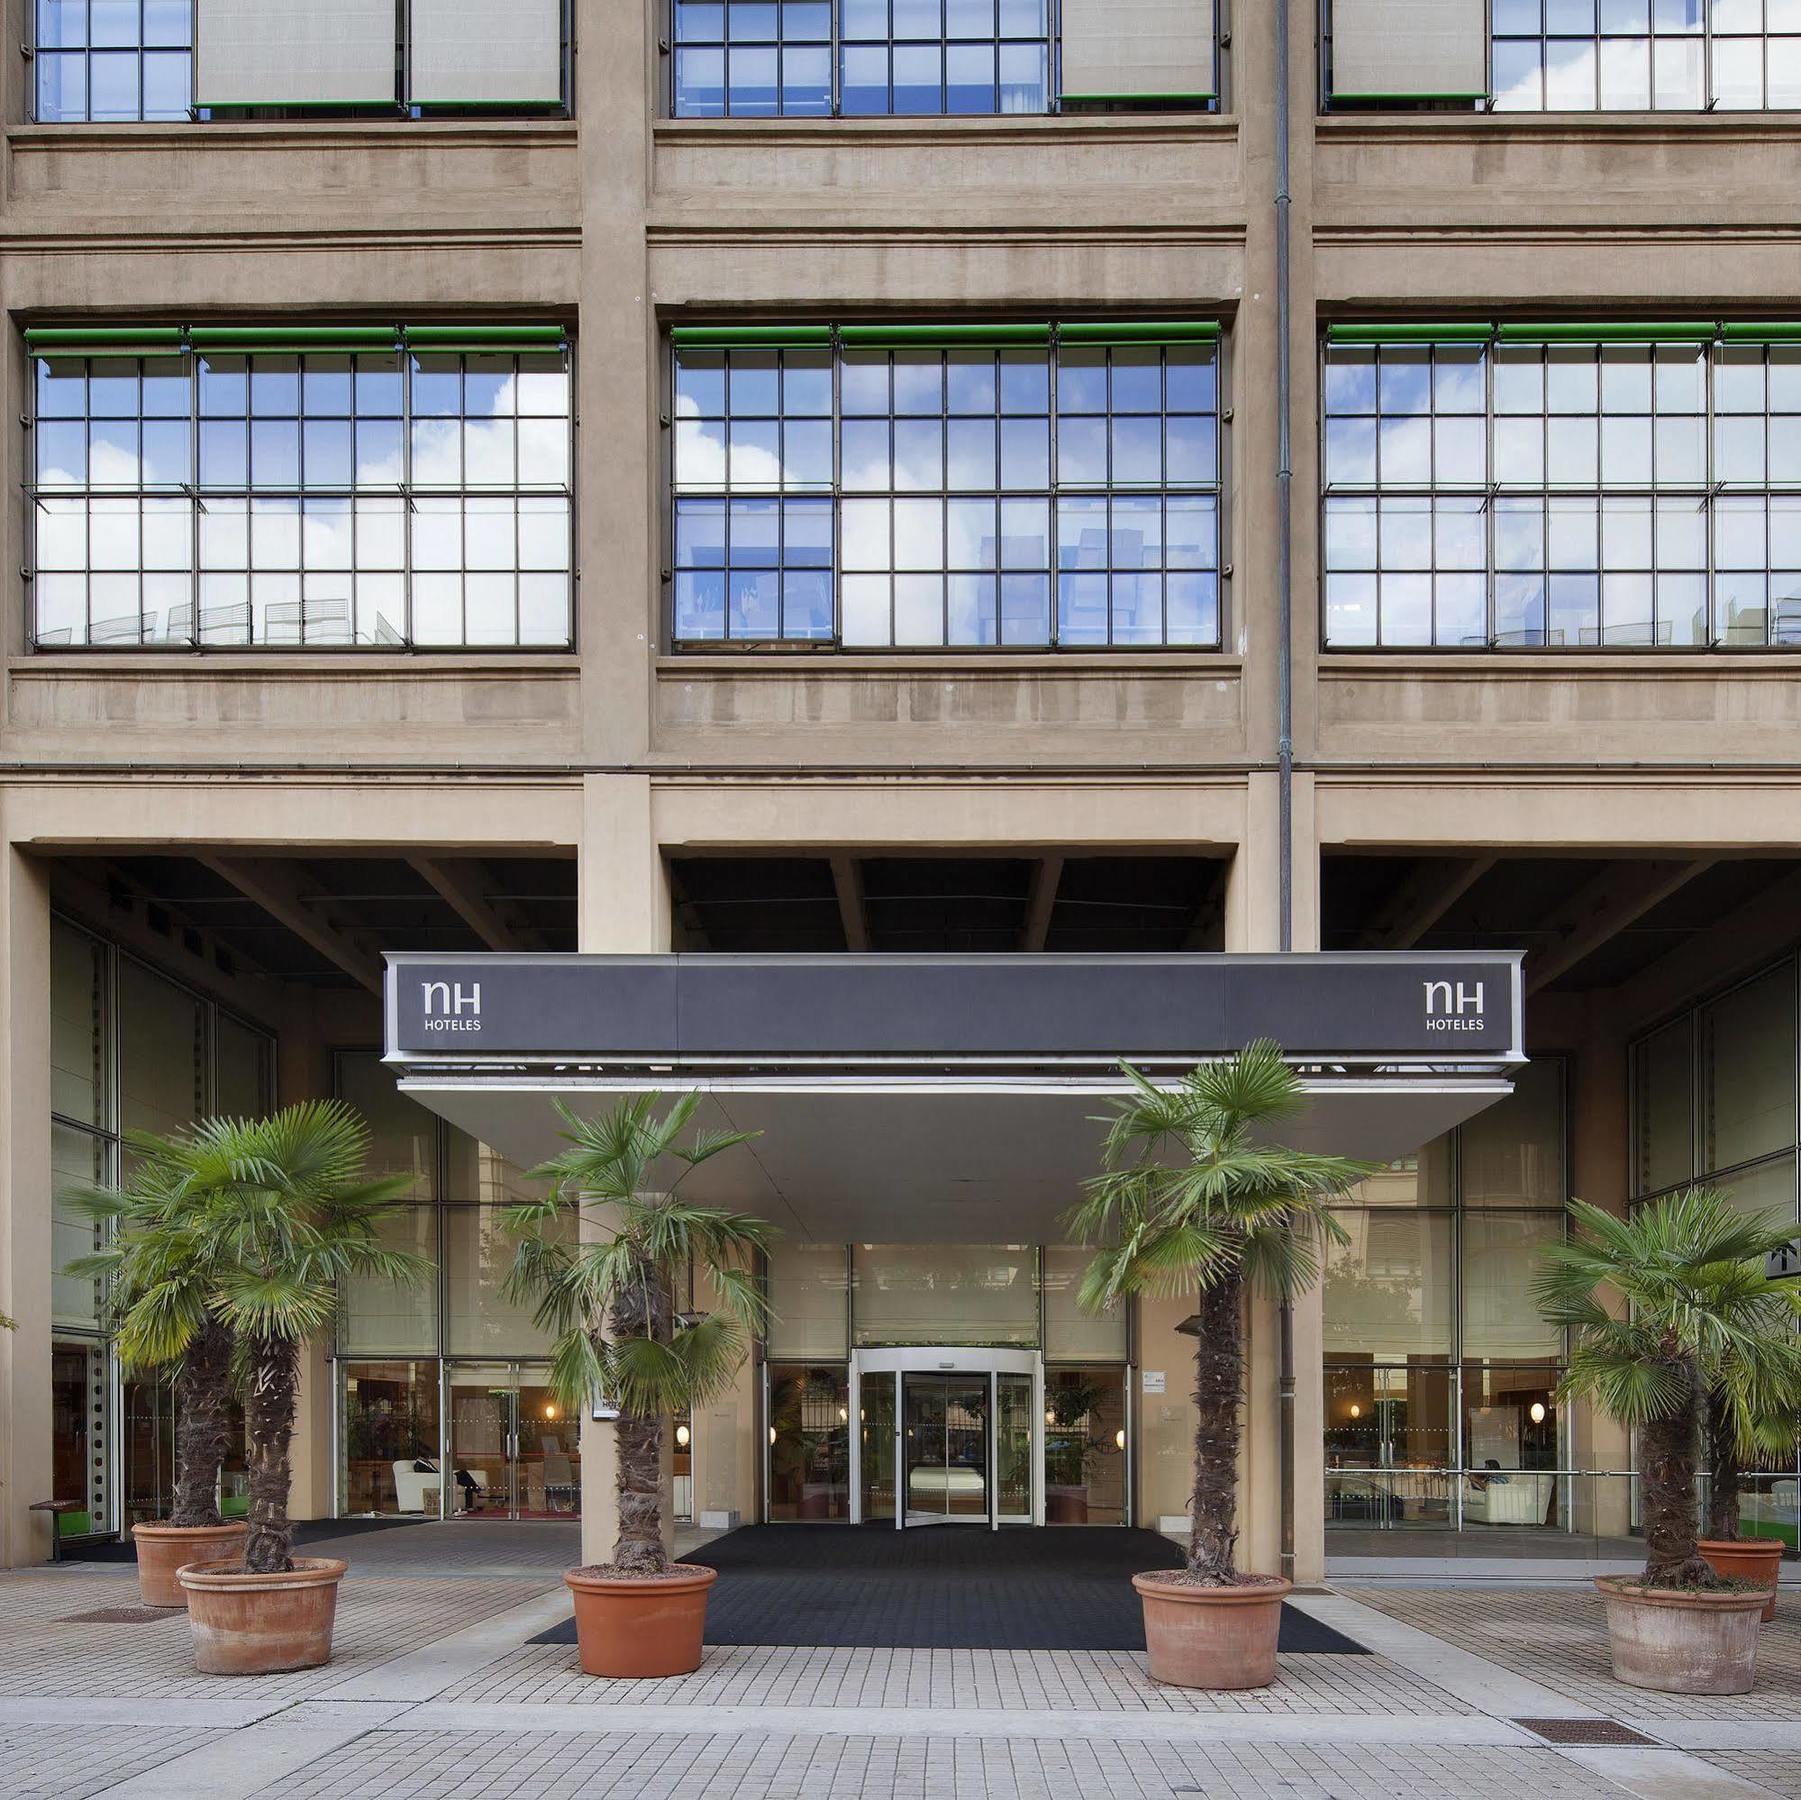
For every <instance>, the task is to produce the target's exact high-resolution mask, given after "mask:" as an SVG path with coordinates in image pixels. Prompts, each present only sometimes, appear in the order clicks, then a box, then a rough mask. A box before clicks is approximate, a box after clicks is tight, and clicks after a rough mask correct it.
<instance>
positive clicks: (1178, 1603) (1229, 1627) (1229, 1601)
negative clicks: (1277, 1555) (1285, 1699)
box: [1132, 1570, 1294, 1689]
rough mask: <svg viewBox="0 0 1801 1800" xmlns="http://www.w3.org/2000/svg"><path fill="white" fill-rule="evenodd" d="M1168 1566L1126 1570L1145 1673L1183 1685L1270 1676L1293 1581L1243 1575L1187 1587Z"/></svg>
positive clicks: (1251, 1681) (1232, 1685)
mask: <svg viewBox="0 0 1801 1800" xmlns="http://www.w3.org/2000/svg"><path fill="white" fill-rule="evenodd" d="M1172 1573H1179V1572H1176V1571H1168V1570H1158V1571H1156V1572H1155V1573H1153V1574H1149V1575H1134V1576H1133V1577H1132V1585H1133V1587H1135V1588H1136V1589H1137V1590H1138V1597H1139V1599H1140V1600H1141V1601H1142V1602H1143V1603H1144V1641H1145V1647H1146V1648H1147V1649H1148V1650H1149V1652H1150V1662H1151V1679H1152V1680H1153V1681H1163V1682H1167V1683H1168V1684H1169V1685H1170V1686H1171V1687H1185V1688H1220V1689H1236V1688H1260V1687H1268V1686H1269V1685H1270V1683H1271V1682H1273V1681H1274V1680H1275V1679H1276V1638H1277V1636H1278V1634H1279V1633H1280V1631H1281V1629H1282V1602H1283V1601H1284V1600H1285V1599H1286V1598H1287V1597H1288V1595H1289V1594H1291V1593H1292V1592H1293V1591H1294V1584H1293V1583H1292V1582H1289V1581H1284V1580H1282V1578H1281V1577H1280V1576H1277V1575H1250V1576H1246V1577H1245V1578H1244V1585H1243V1586H1241V1587H1229V1588H1208V1587H1189V1586H1187V1585H1185V1584H1184V1583H1183V1582H1181V1581H1180V1580H1171V1578H1170V1577H1171V1574H1172Z"/></svg>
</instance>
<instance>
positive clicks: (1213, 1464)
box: [1188, 1274, 1244, 1587]
mask: <svg viewBox="0 0 1801 1800" xmlns="http://www.w3.org/2000/svg"><path fill="white" fill-rule="evenodd" d="M1242 1302H1243V1283H1242V1282H1241V1281H1240V1280H1239V1278H1238V1277H1237V1275H1235V1274H1233V1275H1225V1276H1222V1277H1221V1278H1220V1280H1219V1281H1218V1283H1217V1284H1216V1285H1214V1286H1213V1287H1210V1288H1205V1289H1203V1290H1202V1292H1201V1307H1200V1316H1201V1332H1200V1338H1199V1341H1198V1342H1197V1343H1196V1345H1195V1352H1194V1496H1193V1502H1192V1505H1193V1524H1192V1527H1191V1530H1190V1532H1189V1538H1188V1572H1189V1574H1190V1575H1192V1576H1193V1577H1194V1578H1195V1579H1196V1580H1197V1581H1201V1582H1204V1583H1206V1584H1207V1585H1208V1586H1210V1587H1229V1586H1232V1585H1233V1584H1234V1583H1236V1581H1237V1579H1238V1571H1237V1568H1236V1566H1235V1564H1234V1562H1233V1553H1234V1551H1235V1550H1236V1548H1237V1546H1238V1442H1239V1433H1240V1425H1239V1416H1238V1401H1239V1396H1240V1394H1241V1393H1242V1391H1243V1388H1244V1324H1243V1317H1242V1313H1243V1306H1242Z"/></svg>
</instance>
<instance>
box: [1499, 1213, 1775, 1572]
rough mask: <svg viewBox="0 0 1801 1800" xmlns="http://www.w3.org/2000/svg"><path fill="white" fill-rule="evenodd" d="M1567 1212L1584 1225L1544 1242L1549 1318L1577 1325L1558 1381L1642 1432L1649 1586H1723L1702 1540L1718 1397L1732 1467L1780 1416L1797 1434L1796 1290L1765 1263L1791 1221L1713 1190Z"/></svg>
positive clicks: (1540, 1289)
mask: <svg viewBox="0 0 1801 1800" xmlns="http://www.w3.org/2000/svg"><path fill="white" fill-rule="evenodd" d="M1570 1214H1571V1218H1572V1220H1573V1222H1574V1225H1575V1233H1574V1235H1573V1236H1572V1238H1571V1239H1570V1241H1569V1242H1568V1243H1565V1244H1558V1245H1553V1246H1552V1247H1551V1248H1550V1249H1549V1250H1547V1251H1546V1252H1545V1253H1544V1255H1543V1258H1542V1259H1541V1261H1540V1265H1539V1271H1538V1275H1537V1277H1536V1280H1535V1283H1534V1293H1535V1296H1536V1298H1537V1301H1538V1304H1539V1308H1540V1310H1541V1311H1542V1312H1543V1313H1544V1316H1545V1317H1546V1318H1547V1319H1549V1320H1550V1321H1552V1322H1553V1323H1554V1324H1559V1325H1566V1326H1569V1327H1571V1328H1573V1330H1574V1332H1575V1337H1574V1339H1573V1340H1572V1343H1571V1347H1570V1360H1569V1367H1568V1371H1567V1373H1566V1374H1565V1376H1564V1378H1563V1381H1562V1383H1561V1384H1560V1386H1559V1389H1558V1392H1559V1394H1560V1396H1562V1397H1565V1398H1582V1399H1588V1400H1593V1401H1594V1402H1595V1404H1596V1405H1598V1406H1599V1407H1600V1408H1601V1409H1602V1411H1603V1412H1606V1413H1608V1414H1610V1415H1611V1416H1612V1417H1614V1418H1616V1419H1618V1420H1619V1421H1620V1423H1621V1424H1623V1425H1625V1426H1627V1427H1629V1428H1631V1429H1633V1430H1636V1431H1637V1433H1638V1442H1639V1458H1640V1468H1639V1474H1640V1478H1641V1480H1642V1482H1643V1492H1644V1528H1645V1580H1646V1582H1647V1584H1649V1585H1652V1586H1657V1587H1682V1588H1713V1587H1717V1586H1718V1585H1719V1583H1718V1579H1717V1578H1716V1577H1715V1575H1714V1573H1713V1571H1712V1570H1711V1569H1710V1568H1709V1567H1708V1565H1707V1563H1706V1562H1705V1561H1704V1560H1703V1559H1702V1557H1701V1555H1700V1553H1699V1551H1697V1549H1696V1548H1695V1543H1696V1539H1697V1537H1698V1535H1699V1520H1698V1517H1697V1507H1696V1498H1695V1472H1696V1468H1697V1466H1698V1462H1699V1454H1700V1452H1699V1441H1700V1431H1699V1427H1700V1423H1701V1419H1702V1416H1703V1413H1704V1412H1705V1411H1707V1410H1709V1409H1710V1408H1711V1409H1712V1410H1713V1411H1714V1412H1715V1416H1716V1418H1717V1420H1718V1433H1719V1436H1718V1442H1720V1443H1721V1444H1729V1445H1730V1446H1731V1447H1732V1455H1733V1457H1734V1459H1735V1466H1736V1458H1737V1457H1738V1456H1741V1455H1755V1454H1756V1452H1757V1449H1758V1447H1759V1446H1760V1445H1761V1444H1763V1443H1765V1442H1767V1441H1769V1438H1770V1434H1771V1430H1772V1421H1773V1420H1775V1419H1779V1418H1781V1417H1783V1416H1786V1417H1787V1419H1788V1420H1789V1422H1790V1429H1791V1432H1792V1423H1793V1419H1794V1414H1795V1404H1796V1401H1795V1396H1796V1393H1797V1391H1801V1351H1798V1350H1797V1347H1796V1342H1795V1335H1794V1333H1795V1322H1796V1317H1797V1300H1796V1296H1795V1295H1794V1294H1793V1293H1791V1292H1789V1291H1788V1290H1787V1289H1785V1288H1784V1287H1782V1286H1781V1285H1780V1284H1779V1283H1776V1282H1772V1281H1769V1280H1767V1279H1766V1277H1765V1275H1764V1258H1765V1257H1766V1256H1767V1255H1768V1254H1769V1253H1770V1251H1772V1250H1774V1249H1777V1248H1779V1247H1780V1246H1781V1245H1783V1244H1785V1243H1787V1241H1788V1239H1789V1236H1790V1233H1791V1230H1792V1227H1790V1226H1787V1225H1784V1226H1781V1227H1777V1226H1776V1225H1775V1224H1774V1223H1773V1221H1771V1220H1770V1219H1768V1218H1756V1219H1753V1218H1747V1217H1746V1216H1745V1215H1744V1214H1742V1213H1740V1212H1738V1211H1737V1210H1736V1209H1735V1208H1734V1207H1733V1204H1732V1202H1731V1200H1730V1199H1729V1198H1728V1197H1727V1196H1726V1195H1725V1194H1722V1193H1720V1192H1719V1191H1718V1190H1717V1189H1714V1188H1689V1189H1686V1190H1685V1191H1683V1192H1681V1193H1678V1194H1671V1195H1668V1196H1666V1197H1665V1198H1663V1199H1661V1200H1654V1201H1651V1202H1649V1203H1648V1204H1647V1205H1644V1206H1641V1207H1639V1208H1637V1209H1636V1210H1635V1211H1634V1212H1633V1213H1632V1214H1631V1216H1630V1217H1628V1218H1624V1219H1621V1218H1616V1217H1615V1216H1614V1215H1613V1214H1612V1213H1609V1212H1603V1211H1602V1210H1601V1208H1599V1207H1598V1206H1590V1205H1587V1204H1585V1203H1584V1202H1583V1201H1580V1200H1572V1201H1571V1202H1570ZM1608 1291H1611V1293H1612V1294H1613V1295H1615V1296H1617V1299H1618V1301H1620V1302H1623V1303H1624V1313H1623V1316H1616V1310H1615V1309H1612V1308H1610V1307H1609V1306H1608V1304H1607V1301H1606V1298H1605V1295H1606V1293H1607V1292H1608Z"/></svg>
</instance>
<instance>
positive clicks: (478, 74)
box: [409, 0, 563, 106]
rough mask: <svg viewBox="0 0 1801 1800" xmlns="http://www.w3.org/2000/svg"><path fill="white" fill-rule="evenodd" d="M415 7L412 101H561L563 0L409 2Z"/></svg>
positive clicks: (552, 102)
mask: <svg viewBox="0 0 1801 1800" xmlns="http://www.w3.org/2000/svg"><path fill="white" fill-rule="evenodd" d="M412 7H413V15H412V16H413V28H412V92H411V94H410V96H409V98H411V99H412V100H413V101H415V102H417V103H418V104H420V105H425V106H429V105H433V104H436V105H480V104H483V103H486V102H493V103H496V104H501V103H508V104H514V105H518V104H522V103H529V102H534V101H536V102H542V103H544V104H547V105H554V104H555V103H557V102H558V101H560V100H561V99H562V97H563V8H562V0H412Z"/></svg>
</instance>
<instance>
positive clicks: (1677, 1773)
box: [0, 1522, 1801, 1800]
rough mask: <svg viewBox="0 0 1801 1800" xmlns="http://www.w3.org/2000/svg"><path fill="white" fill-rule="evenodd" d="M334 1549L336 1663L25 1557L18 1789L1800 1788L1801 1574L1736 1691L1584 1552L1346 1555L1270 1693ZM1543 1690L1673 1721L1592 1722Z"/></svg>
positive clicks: (12, 1693) (233, 1795) (490, 1546)
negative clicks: (607, 1656)
mask: <svg viewBox="0 0 1801 1800" xmlns="http://www.w3.org/2000/svg"><path fill="white" fill-rule="evenodd" d="M322 1547H323V1546H311V1545H309V1546H308V1548H309V1550H313V1549H316V1548H322ZM330 1550H331V1553H333V1554H339V1555H343V1556H345V1557H346V1558H347V1559H348V1560H349V1562H350V1564H351V1573H350V1576H349V1578H348V1579H347V1581H346V1583H345V1586H344V1589H343V1594H342V1599H341V1601H340V1606H339V1614H338V1632H337V1653H336V1657H335V1659H334V1661H333V1662H332V1663H331V1665H330V1666H329V1667H327V1668H324V1669H316V1670H309V1671H306V1672H304V1673H301V1674H295V1675H282V1676H271V1677H267V1678H264V1679H261V1680H250V1681H231V1680H218V1679H210V1678H207V1677H203V1676H200V1675H197V1674H196V1673H195V1672H194V1669H193V1665H192V1658H191V1650H190V1645H189V1640H188V1631H187V1623H186V1619H185V1617H184V1616H183V1615H181V1614H173V1615H167V1616H157V1617H153V1618H149V1619H140V1618H137V1617H135V1616H134V1610H135V1602H136V1585H135V1578H134V1573H133V1571H132V1570H131V1569H130V1568H129V1567H124V1566H98V1565H86V1566H83V1565H73V1566H67V1567H64V1568H61V1569H49V1568H46V1569H40V1570H30V1571H15V1572H13V1573H10V1574H0V1800H96V1797H98V1796H101V1795H105V1796H108V1797H109V1800H256V1797H261V1800H351V1797H361V1796H370V1797H372V1800H438V1797H439V1796H442V1797H443V1800H575V1797H576V1796H591V1795H592V1796H608V1797H609V1800H611V1797H617V1800H702V1797H703V1796H704V1797H705V1800H786V1797H789V1796H793V1797H795V1800H814V1797H818V1800H840V1797H851V1796H855V1797H858V1800H862V1797H864V1796H868V1797H870V1800H1075V1797H1076V1796H1081V1797H1082V1800H1100V1797H1102V1796H1121V1797H1123V1800H1139V1797H1153V1796H1154V1797H1155V1800H1166V1797H1169V1796H1175V1795H1208V1796H1257V1797H1259V1800H1276V1797H1277V1796H1281V1797H1284V1800H1353V1797H1361V1796H1365V1795H1383V1796H1388V1795H1394V1794H1405V1795H1406V1796H1407V1797H1408V1800H1415V1797H1424V1796H1440V1795H1443V1796H1472V1797H1474V1796H1481V1800H1496V1797H1497V1796H1499V1795H1511V1794H1514V1793H1524V1794H1529V1795H1530V1796H1531V1797H1532V1800H1563V1797H1565V1796H1620V1795H1636V1796H1640V1797H1642V1800H1691V1797H1693V1800H1711V1797H1712V1796H1720V1797H1722V1800H1724V1797H1726V1796H1745V1795H1765V1796H1768V1795H1772V1794H1774V1795H1784V1796H1788V1797H1789V1800H1801V1592H1795V1591H1791V1592H1788V1593H1786V1594H1785V1595H1784V1597H1783V1599H1782V1601H1781V1602H1780V1613H1779V1617H1778V1619H1777V1622H1776V1623H1775V1624H1773V1625H1769V1626H1766V1627H1765V1628H1764V1633H1763V1640H1762V1668H1761V1674H1760V1680H1759V1684H1758V1688H1757V1691H1756V1692H1755V1693H1752V1694H1748V1695H1745V1696H1743V1697H1740V1698H1734V1699H1723V1700H1699V1699H1695V1700H1685V1699H1678V1698H1673V1697H1670V1696H1664V1695H1651V1694H1642V1693H1639V1692H1637V1691H1636V1690H1634V1689H1631V1688H1625V1687H1621V1686H1619V1685H1618V1684H1616V1683H1615V1682H1614V1681H1613V1680H1612V1678H1611V1676H1610V1675H1609V1673H1608V1670H1607V1656H1606V1645H1605V1641H1604V1638H1603V1635H1602V1626H1601V1616H1600V1607H1599V1603H1598V1601H1597V1600H1596V1599H1595V1598H1594V1596H1593V1592H1592V1589H1589V1588H1587V1587H1586V1586H1585V1585H1583V1584H1581V1583H1579V1582H1577V1581H1566V1582H1564V1583H1562V1584H1560V1585H1544V1586H1525V1585H1505V1586H1497V1585H1496V1584H1495V1583H1493V1582H1484V1583H1482V1584H1481V1585H1480V1587H1479V1588H1477V1587H1473V1586H1466V1587H1453V1586H1442V1587H1420V1586H1417V1585H1413V1584H1374V1583H1356V1584H1353V1583H1351V1582H1348V1581H1339V1582H1336V1583H1335V1584H1334V1585H1333V1587H1332V1588H1331V1589H1330V1590H1321V1591H1318V1592H1312V1593H1307V1594H1303V1595H1300V1596H1297V1599H1296V1604H1298V1605H1300V1606H1302V1607H1304V1608H1306V1609H1307V1610H1309V1611H1311V1612H1313V1613H1315V1614H1316V1615H1317V1616H1318V1617H1320V1618H1321V1619H1323V1620H1325V1621H1326V1622H1328V1623H1330V1624H1332V1625H1334V1626H1336V1627H1337V1628H1338V1629H1340V1630H1342V1631H1344V1632H1346V1633H1347V1634H1348V1635H1349V1636H1351V1637H1353V1638H1354V1639H1356V1640H1357V1641H1359V1642H1361V1643H1363V1644H1364V1645H1366V1646H1367V1647H1368V1648H1369V1649H1370V1650H1371V1651H1372V1652H1373V1654H1371V1655H1368V1656H1291V1657H1284V1658H1283V1659H1282V1678H1281V1681H1280V1683H1279V1684H1278V1685H1277V1686H1276V1687H1274V1688H1271V1689H1269V1690H1267V1691H1265V1692H1262V1693H1251V1694H1239V1695H1232V1694H1194V1693H1189V1692H1186V1691H1184V1690H1181V1689H1175V1688H1163V1687H1159V1686H1157V1685H1156V1684H1155V1683H1153V1682H1152V1681H1150V1680H1149V1678H1148V1677H1147V1676H1146V1675H1145V1673H1144V1671H1143V1668H1142V1659H1141V1658H1140V1657H1138V1656H1135V1655H1131V1654H1125V1653H1101V1652H1076V1651H1068V1652H1063V1651H974V1650H850V1649H839V1650H827V1649H804V1648H802V1649H774V1648H770V1649H726V1650H716V1651H710V1652H709V1653H708V1656H707V1660H706V1662H705V1663H704V1664H703V1666H702V1667H701V1669H700V1670H699V1671H698V1673H696V1674H694V1675H691V1676H684V1677H680V1678H678V1679H675V1680H671V1681H659V1682H616V1681H604V1682H603V1681H593V1680H590V1679H588V1678H587V1677H585V1676H583V1675H582V1674H581V1673H580V1671H579V1670H578V1669H577V1667H576V1664H575V1651H574V1649H573V1647H571V1646H563V1645H534V1644H532V1643H531V1642H530V1641H529V1640H530V1639H531V1638H532V1637H533V1636H535V1635H536V1634H537V1633H539V1632H541V1631H543V1630H544V1629H545V1628H546V1627H547V1626H549V1625H552V1624H554V1623H556V1622H557V1621H558V1620H559V1619H561V1618H563V1617H565V1616H567V1610H568V1602H567V1598H566V1594H565V1591H564V1589H563V1587H562V1584H561V1580H560V1572H561V1570H562V1569H563V1568H564V1567H565V1566H567V1565H568V1564H569V1563H571V1562H573V1561H575V1560H576V1550H575V1545H574V1533H573V1531H572V1530H570V1529H569V1528H566V1527H561V1526H554V1525H553V1526H544V1525H521V1526H508V1525H501V1524H490V1523H476V1522H469V1523H452V1524H446V1525H429V1526H419V1527H415V1528H408V1529H401V1530H389V1531H382V1532H372V1533H366V1534H360V1535H355V1536H348V1537H345V1538H343V1539H341V1540H338V1541H337V1542H335V1543H334V1544H332V1545H331V1546H330ZM111 1609H124V1617H122V1618H119V1619H117V1620H116V1621H114V1622H105V1621H81V1620H79V1619H78V1618H77V1617H76V1615H80V1614H85V1613H91V1612H95V1611H101V1610H111ZM1526 1719H1532V1720H1540V1721H1543V1720H1566V1721H1584V1720H1586V1721H1589V1722H1591V1723H1592V1722H1600V1721H1616V1722H1619V1723H1622V1724H1625V1725H1627V1726H1629V1727H1631V1728H1632V1729H1634V1730H1636V1731H1637V1732H1639V1733H1640V1734H1641V1735H1642V1736H1643V1737H1644V1738H1646V1739H1648V1740H1649V1741H1648V1742H1646V1743H1643V1744H1639V1745H1635V1746H1628V1747H1608V1748H1571V1747H1560V1746H1559V1745H1556V1744H1553V1743H1552V1742H1550V1741H1548V1739H1547V1738H1546V1737H1545V1736H1543V1735H1540V1734H1539V1733H1537V1732H1535V1731H1534V1730H1532V1729H1531V1728H1529V1727H1528V1726H1525V1725H1522V1724H1521V1723H1519V1721H1521V1720H1526Z"/></svg>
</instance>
